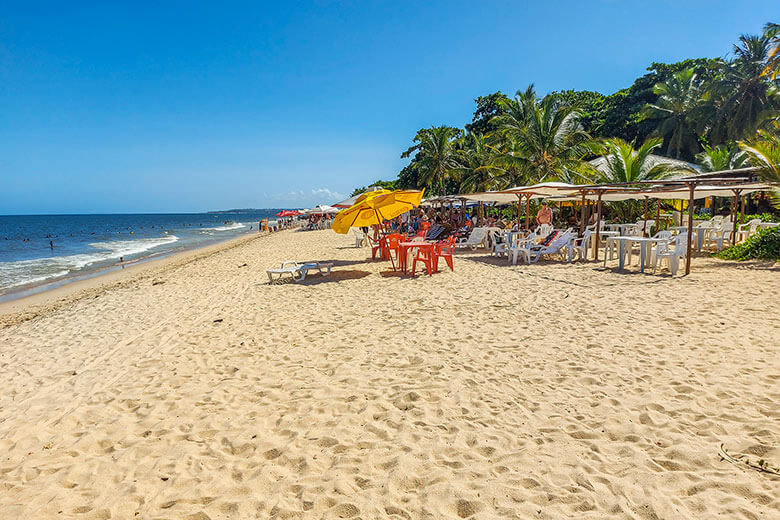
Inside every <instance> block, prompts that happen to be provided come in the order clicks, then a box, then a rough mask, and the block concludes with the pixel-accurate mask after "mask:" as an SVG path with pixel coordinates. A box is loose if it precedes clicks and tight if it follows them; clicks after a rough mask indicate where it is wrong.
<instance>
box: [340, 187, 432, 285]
mask: <svg viewBox="0 0 780 520" xmlns="http://www.w3.org/2000/svg"><path fill="white" fill-rule="evenodd" d="M424 192H425V190H422V191H417V190H414V191H412V190H396V191H390V190H377V191H369V192H366V193H364V194H363V195H361V196H360V197H358V199H357V200H356V201H355V204H354V205H352V206H350V207H349V208H347V209H345V210H343V211H340V212H339V213H338V214H337V215H336V218H334V219H333V224H331V226H330V227H331V228H332V229H333V231H335V232H336V233H341V234H342V235H345V234H347V233H349V228H352V227H364V226H373V225H374V224H376V225H378V226H381V225H382V221H383V220H390V219H393V218H395V217H397V216H398V215H401V214H403V213H406V212H407V211H409V210H410V209H412V208H416V207H417V206H419V205H420V201H421V200H422V196H423V193H424ZM390 261H391V262H392V263H393V270H395V262H393V257H392V256H390Z"/></svg>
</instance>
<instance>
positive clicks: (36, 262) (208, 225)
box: [0, 209, 278, 294]
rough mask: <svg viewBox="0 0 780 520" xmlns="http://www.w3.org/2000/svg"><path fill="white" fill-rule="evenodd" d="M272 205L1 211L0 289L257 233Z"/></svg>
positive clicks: (17, 288)
mask: <svg viewBox="0 0 780 520" xmlns="http://www.w3.org/2000/svg"><path fill="white" fill-rule="evenodd" d="M277 211H278V210H276V209H273V210H258V212H255V213H188V214H139V215H130V214H122V215H20V216H0V294H7V293H10V292H17V291H21V290H25V289H29V288H30V287H34V286H37V285H40V284H48V283H50V282H56V281H58V280H67V279H69V278H73V277H78V276H80V275H85V274H89V273H90V272H93V271H98V270H101V269H105V268H107V267H111V266H117V265H119V263H120V259H121V260H122V261H123V262H124V263H125V265H126V264H127V263H132V262H134V261H140V260H144V259H147V258H150V257H157V256H161V255H167V254H170V253H173V252H177V251H181V250H185V249H192V248H196V247H202V246H206V245H209V244H213V243H216V242H220V241H223V240H226V239H228V238H232V237H235V236H238V235H241V234H245V233H251V232H255V233H256V232H257V226H258V222H259V221H261V220H263V219H265V218H267V217H270V218H271V219H272V220H273V217H272V215H273V214H274V213H276V212H277Z"/></svg>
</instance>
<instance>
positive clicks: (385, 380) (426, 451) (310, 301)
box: [0, 231, 780, 520]
mask: <svg viewBox="0 0 780 520" xmlns="http://www.w3.org/2000/svg"><path fill="white" fill-rule="evenodd" d="M353 246H354V238H353V237H351V236H340V235H336V234H334V233H333V232H331V231H314V232H291V231H285V232H282V233H278V234H273V235H270V236H258V237H257V238H252V239H247V240H243V241H240V242H233V243H231V244H227V245H224V246H221V247H219V248H215V250H213V251H211V252H209V253H208V254H195V255H190V256H187V257H182V258H179V259H177V260H175V261H170V262H166V263H161V264H154V265H150V266H148V267H146V268H144V269H142V270H139V271H138V272H136V273H134V274H132V276H124V277H123V278H121V279H115V280H111V281H110V282H105V283H104V284H102V285H101V284H96V285H94V286H91V287H86V288H83V289H81V290H80V292H79V293H76V294H71V295H69V296H67V298H66V301H64V302H63V303H56V302H52V301H50V302H48V303H43V304H41V303H40V302H39V303H38V304H31V305H37V306H35V307H29V308H26V309H20V308H18V306H17V308H13V309H12V310H13V311H15V312H19V311H21V312H22V314H6V315H4V316H2V317H0V323H2V328H0V379H1V380H2V381H3V391H2V392H0V518H2V519H55V518H56V519H85V520H86V519H108V518H112V519H132V518H142V519H189V520H206V519H212V520H216V519H228V518H230V519H243V518H363V519H372V518H396V519H426V518H430V519H446V518H452V519H458V518H474V519H488V518H541V519H560V518H577V519H586V518H587V519H596V518H631V519H657V518H664V519H667V518H675V519H677V518H682V519H688V518H690V519H694V518H696V519H700V518H746V519H758V518H766V519H770V518H778V517H780V477H776V476H772V475H769V474H764V473H760V472H758V471H755V470H752V469H750V468H746V467H742V466H736V465H734V464H730V463H728V462H725V461H722V460H720V458H719V456H718V450H719V447H720V445H721V444H724V446H725V447H726V448H727V449H728V450H729V451H730V452H732V453H742V454H747V455H749V456H750V457H753V458H755V459H759V458H761V459H765V460H767V461H770V462H773V463H774V464H775V465H780V321H778V319H777V317H778V315H780V298H778V292H779V290H780V271H778V270H777V269H776V268H772V265H771V264H766V263H763V264H735V263H727V262H723V261H719V260H714V259H702V258H696V259H694V262H693V269H692V274H691V275H690V276H688V277H683V278H671V277H669V276H652V275H641V274H638V273H618V272H615V271H612V270H609V269H608V270H602V269H601V268H600V264H597V263H595V262H591V263H584V264H583V263H580V264H575V265H569V264H565V263H560V262H542V263H540V264H538V265H532V266H524V265H520V266H517V267H511V266H507V265H506V261H505V260H497V259H491V258H490V257H489V256H488V255H487V253H486V252H480V251H477V252H470V251H469V252H465V253H458V255H457V258H456V259H455V271H454V272H450V271H449V270H445V271H444V272H442V273H440V274H436V275H435V276H432V277H428V276H427V275H424V276H418V277H417V278H414V279H412V278H408V277H401V276H398V275H397V274H395V273H392V272H391V271H390V269H389V268H390V264H389V262H370V261H367V260H366V258H367V256H370V250H368V249H355V248H354V247H353ZM286 259H295V260H309V259H312V260H323V261H325V260H327V261H332V262H334V268H333V273H332V275H331V276H329V277H320V276H318V275H313V276H312V277H311V278H307V279H306V281H305V282H304V283H301V284H292V283H284V284H279V285H269V284H268V280H267V277H266V273H265V270H266V269H269V268H272V267H278V264H279V263H280V262H281V261H282V260H286ZM7 309H8V307H6V310H7Z"/></svg>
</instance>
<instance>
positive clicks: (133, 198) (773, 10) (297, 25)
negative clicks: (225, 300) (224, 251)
mask: <svg viewBox="0 0 780 520" xmlns="http://www.w3.org/2000/svg"><path fill="white" fill-rule="evenodd" d="M111 4H114V3H113V2H91V3H83V4H82V3H78V2H52V3H44V2H16V3H14V4H12V3H11V2H4V3H2V5H0V214H25V213H95V212H179V211H193V212H196V211H204V210H211V209H225V208H235V207H302V206H311V205H314V204H317V203H328V202H335V201H336V200H337V199H339V198H340V197H342V196H346V195H348V194H349V193H350V192H351V191H352V189H353V188H354V187H356V186H360V185H367V184H369V183H371V182H372V181H374V180H376V179H380V178H381V179H390V178H394V177H395V176H396V174H397V172H398V170H399V169H400V168H402V167H403V166H404V165H405V164H406V161H404V160H402V159H400V157H399V156H400V153H401V152H402V151H403V150H405V149H406V148H407V147H408V146H409V145H410V142H411V139H412V138H413V136H414V134H415V132H416V131H417V130H418V129H419V128H421V127H425V126H431V125H439V124H452V125H459V126H462V125H463V124H465V123H467V122H468V121H469V120H470V119H471V114H472V112H473V109H474V104H473V99H474V98H475V97H477V96H479V95H485V94H488V93H491V92H495V91H496V90H502V91H503V92H505V93H514V92H515V91H516V90H518V89H521V88H524V87H525V86H526V85H528V84H529V83H532V82H533V83H535V85H536V87H537V90H538V91H539V92H542V93H544V92H548V91H551V90H561V89H569V88H571V89H588V90H597V91H600V92H603V93H611V92H614V91H615V90H618V89H620V88H623V87H627V86H629V85H630V84H631V82H632V81H633V79H634V78H636V77H637V76H639V75H641V74H643V73H644V69H645V68H646V67H647V66H648V65H649V64H650V63H651V62H653V61H659V62H673V61H678V60H681V59H685V58H693V57H717V56H723V55H726V54H727V53H728V52H729V51H730V48H731V44H732V43H733V42H734V41H736V39H737V37H738V35H739V34H741V33H757V32H759V31H760V29H761V27H762V26H763V24H764V23H765V22H767V21H770V20H773V21H777V18H778V15H780V6H778V4H777V1H776V0H772V1H760V0H759V1H755V2H752V3H751V4H750V5H751V8H750V9H746V8H745V7H744V6H742V5H740V3H739V2H734V1H729V2H727V1H721V2H718V1H708V2H704V1H702V2H698V1H684V0H682V1H681V0H678V1H675V2H666V1H656V2H639V1H619V0H614V1H592V2H582V1H554V2H553V1H545V2H519V1H518V2H509V1H505V2H498V1H496V2H490V1H481V2H474V1H462V2H461V1H449V2H436V1H430V2H420V1H417V2H403V1H387V2H379V1H377V2H370V1H364V2H357V1H355V2H324V1H320V2H265V3H264V2H244V3H234V2H218V3H216V2H215V3H208V4H207V3H204V4H202V5H201V4H199V3H198V2H194V1H190V2H154V3H151V2H150V3H143V2H127V3H125V4H124V6H117V5H111Z"/></svg>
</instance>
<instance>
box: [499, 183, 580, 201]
mask: <svg viewBox="0 0 780 520" xmlns="http://www.w3.org/2000/svg"><path fill="white" fill-rule="evenodd" d="M583 188H584V186H580V185H577V184H568V183H565V182H542V183H539V184H534V185H531V186H516V187H514V188H509V189H506V190H501V193H511V194H514V195H532V196H533V195H536V196H537V197H536V198H541V197H554V196H556V195H558V196H572V195H576V194H577V193H581V192H582V189H583Z"/></svg>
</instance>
